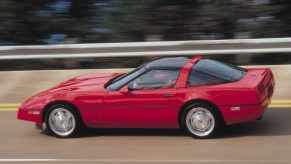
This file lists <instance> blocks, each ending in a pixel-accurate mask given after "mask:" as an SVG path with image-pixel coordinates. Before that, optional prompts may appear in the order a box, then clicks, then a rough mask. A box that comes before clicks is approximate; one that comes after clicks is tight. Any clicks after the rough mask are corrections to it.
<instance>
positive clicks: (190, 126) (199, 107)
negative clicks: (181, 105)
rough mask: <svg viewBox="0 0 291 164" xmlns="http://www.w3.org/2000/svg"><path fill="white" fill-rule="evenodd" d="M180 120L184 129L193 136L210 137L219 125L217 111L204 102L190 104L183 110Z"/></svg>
mask: <svg viewBox="0 0 291 164" xmlns="http://www.w3.org/2000/svg"><path fill="white" fill-rule="evenodd" d="M182 121H183V122H182V125H183V128H184V129H185V131H186V132H188V133H189V134H190V135H191V136H192V137H194V138H209V137H212V136H214V135H215V134H216V133H217V131H218V129H219V127H220V125H221V121H220V118H219V116H218V114H217V112H215V111H214V109H213V108H211V107H210V106H209V105H207V104H204V103H197V104H193V105H190V106H189V107H188V108H187V109H186V110H185V112H184V114H183V119H182Z"/></svg>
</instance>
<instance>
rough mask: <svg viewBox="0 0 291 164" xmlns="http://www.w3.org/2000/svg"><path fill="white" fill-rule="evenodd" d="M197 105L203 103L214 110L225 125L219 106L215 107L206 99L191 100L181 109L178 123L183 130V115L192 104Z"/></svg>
mask: <svg viewBox="0 0 291 164" xmlns="http://www.w3.org/2000/svg"><path fill="white" fill-rule="evenodd" d="M196 103H202V104H207V105H209V106H210V107H211V108H213V109H214V110H215V111H216V113H217V114H218V117H219V118H220V120H221V121H223V124H224V123H225V120H224V118H223V115H222V113H221V111H220V110H219V108H218V106H217V105H215V104H214V103H212V102H211V101H209V100H205V99H192V100H189V101H187V102H185V103H184V104H183V105H182V106H181V107H180V111H179V114H178V123H179V126H180V127H181V128H182V118H183V113H184V111H185V110H186V109H187V107H188V106H190V105H192V104H196Z"/></svg>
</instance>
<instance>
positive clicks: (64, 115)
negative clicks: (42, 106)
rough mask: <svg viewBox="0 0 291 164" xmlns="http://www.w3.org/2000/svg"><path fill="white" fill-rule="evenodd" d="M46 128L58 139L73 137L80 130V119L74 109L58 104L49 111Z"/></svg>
mask: <svg viewBox="0 0 291 164" xmlns="http://www.w3.org/2000/svg"><path fill="white" fill-rule="evenodd" d="M46 126H47V130H48V131H49V132H50V133H52V134H54V135H55V136H57V137H61V138H66V137H71V136H73V135H74V134H75V133H76V132H77V131H78V130H79V128H80V118H79V117H78V114H77V113H76V111H75V109H73V108H72V107H70V106H68V105H63V104H58V105H54V106H52V107H51V108H49V109H48V111H47V113H46Z"/></svg>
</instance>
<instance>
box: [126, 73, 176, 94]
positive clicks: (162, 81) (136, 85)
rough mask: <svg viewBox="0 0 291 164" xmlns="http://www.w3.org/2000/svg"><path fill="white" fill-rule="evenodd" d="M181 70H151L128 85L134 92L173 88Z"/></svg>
mask: <svg viewBox="0 0 291 164" xmlns="http://www.w3.org/2000/svg"><path fill="white" fill-rule="evenodd" d="M179 72H180V71H179V70H150V71H148V72H146V73H145V74H143V75H141V76H140V77H138V78H136V79H135V80H133V81H132V82H130V83H129V84H128V87H129V88H131V89H133V90H143V89H159V88H173V87H174V86H175V84H176V80H177V77H178V75H179Z"/></svg>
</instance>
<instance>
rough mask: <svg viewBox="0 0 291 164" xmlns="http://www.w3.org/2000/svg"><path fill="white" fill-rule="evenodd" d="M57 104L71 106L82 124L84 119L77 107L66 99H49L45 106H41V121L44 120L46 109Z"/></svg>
mask: <svg viewBox="0 0 291 164" xmlns="http://www.w3.org/2000/svg"><path fill="white" fill-rule="evenodd" d="M57 104H62V105H67V106H69V107H71V108H72V109H73V110H74V111H75V112H76V113H77V114H78V117H79V118H80V120H81V121H82V123H83V124H84V121H83V119H82V116H81V113H80V111H79V109H78V108H77V107H76V106H75V105H74V104H72V103H70V102H68V101H65V100H55V101H51V102H49V103H48V104H46V106H45V107H44V108H43V112H42V122H45V117H46V114H47V112H48V109H49V108H51V107H52V106H54V105H57Z"/></svg>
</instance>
